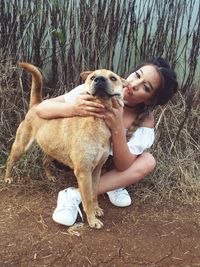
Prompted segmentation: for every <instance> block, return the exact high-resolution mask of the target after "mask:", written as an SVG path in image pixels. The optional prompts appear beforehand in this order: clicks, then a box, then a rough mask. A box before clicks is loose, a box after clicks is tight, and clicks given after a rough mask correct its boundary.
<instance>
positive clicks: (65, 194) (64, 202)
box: [52, 187, 83, 226]
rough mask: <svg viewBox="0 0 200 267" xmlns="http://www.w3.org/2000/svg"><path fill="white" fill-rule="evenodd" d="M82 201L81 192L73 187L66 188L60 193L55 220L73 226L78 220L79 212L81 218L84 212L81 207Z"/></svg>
mask: <svg viewBox="0 0 200 267" xmlns="http://www.w3.org/2000/svg"><path fill="white" fill-rule="evenodd" d="M80 203H81V195H80V193H79V192H78V191H77V190H76V189H75V188H73V187H69V188H67V189H64V190H62V191H60V192H59V193H58V200H57V207H56V209H55V210H54V212H53V216H52V218H53V220H54V221H55V222H57V223H60V224H63V225H66V226H71V225H73V224H74V223H75V222H76V219H77V216H78V213H79V214H80V216H81V218H82V219H83V217H82V213H81V211H80V208H79V204H80Z"/></svg>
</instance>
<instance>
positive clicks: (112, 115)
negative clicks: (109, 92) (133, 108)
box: [104, 97, 124, 134]
mask: <svg viewBox="0 0 200 267" xmlns="http://www.w3.org/2000/svg"><path fill="white" fill-rule="evenodd" d="M104 114H105V118H104V120H105V122H106V124H107V125H108V127H109V128H110V129H111V132H112V133H116V134H117V133H118V132H120V131H121V130H122V129H124V124H123V107H121V106H120V104H119V103H118V101H117V99H116V97H112V108H111V109H110V110H107V111H106V112H105V113H104Z"/></svg>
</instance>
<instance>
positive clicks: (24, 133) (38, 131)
mask: <svg viewBox="0 0 200 267" xmlns="http://www.w3.org/2000/svg"><path fill="white" fill-rule="evenodd" d="M20 66H21V67H22V68H24V69H25V70H27V71H28V72H30V73H31V74H32V88H31V98H30V108H29V111H28V113H27V114H26V117H25V119H24V121H22V122H21V124H20V125H19V127H18V129H17V133H16V138H15V142H14V143H13V146H12V149H11V153H10V155H9V157H8V160H7V169H6V174H5V182H8V183H11V182H12V176H11V172H12V168H13V165H14V163H15V162H16V161H17V160H18V159H19V158H20V156H21V155H22V154H23V153H24V152H25V151H27V150H28V148H29V147H30V145H31V143H32V142H33V141H34V140H36V141H37V143H38V144H39V146H40V147H41V148H42V150H43V151H44V152H45V154H46V155H48V156H46V159H45V161H44V167H45V171H46V175H47V177H48V178H49V179H50V180H53V176H52V175H51V173H50V171H49V169H48V166H49V163H50V162H51V161H52V159H57V160H58V161H60V162H62V163H63V164H65V165H68V166H69V167H71V168H73V169H74V174H75V176H76V178H77V181H78V186H79V189H80V192H81V197H82V202H83V208H84V211H85V212H86V215H87V220H88V223H89V225H90V227H93V228H97V229H98V228H101V227H102V226H103V223H102V222H101V221H100V220H98V219H97V218H96V215H97V216H101V215H103V210H102V209H101V208H100V207H99V206H98V200H97V187H98V181H99V178H100V174H101V169H102V166H103V164H104V163H105V161H106V159H107V157H108V154H109V148H110V136H111V133H110V130H109V128H108V127H107V126H106V124H105V122H104V120H103V119H99V118H96V117H92V116H90V117H73V118H60V119H52V120H44V119H41V118H40V117H39V116H37V114H36V106H37V105H38V104H39V103H40V102H41V101H42V85H43V79H42V75H41V73H40V72H39V70H38V69H37V68H36V67H35V66H33V65H31V64H28V63H21V64H20ZM81 77H82V78H83V79H86V80H85V85H86V90H87V93H88V94H91V95H93V96H95V97H96V101H98V102H100V103H103V104H104V105H106V106H107V107H108V108H111V107H112V106H111V105H112V101H111V97H112V96H114V95H116V96H118V99H119V102H120V103H121V104H122V103H123V102H122V95H123V84H126V82H125V81H124V80H123V79H121V78H120V77H119V76H118V75H116V74H115V73H113V72H111V71H109V70H104V69H103V70H96V71H93V72H91V71H90V72H84V73H82V74H81Z"/></svg>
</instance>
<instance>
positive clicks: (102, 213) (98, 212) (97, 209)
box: [95, 206, 104, 217]
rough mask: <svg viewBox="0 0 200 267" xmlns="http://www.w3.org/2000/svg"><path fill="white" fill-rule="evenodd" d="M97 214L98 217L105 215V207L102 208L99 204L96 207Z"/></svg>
mask: <svg viewBox="0 0 200 267" xmlns="http://www.w3.org/2000/svg"><path fill="white" fill-rule="evenodd" d="M95 215H96V216H98V217H101V216H103V215H104V212H103V209H102V208H100V207H99V206H97V207H95Z"/></svg>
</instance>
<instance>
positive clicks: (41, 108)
mask: <svg viewBox="0 0 200 267" xmlns="http://www.w3.org/2000/svg"><path fill="white" fill-rule="evenodd" d="M70 92H71V91H70ZM94 100H95V97H93V96H91V95H88V94H86V93H80V94H79V95H77V97H76V100H75V101H74V102H73V101H72V102H71V103H70V101H68V103H66V102H65V95H61V96H58V97H56V98H51V99H46V100H44V101H43V102H41V103H40V104H39V105H38V106H37V107H36V113H37V115H38V116H40V117H41V118H43V119H56V118H66V117H74V116H83V117H85V116H96V117H98V118H104V115H103V112H104V111H105V108H104V106H103V105H102V104H100V103H96V102H94Z"/></svg>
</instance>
